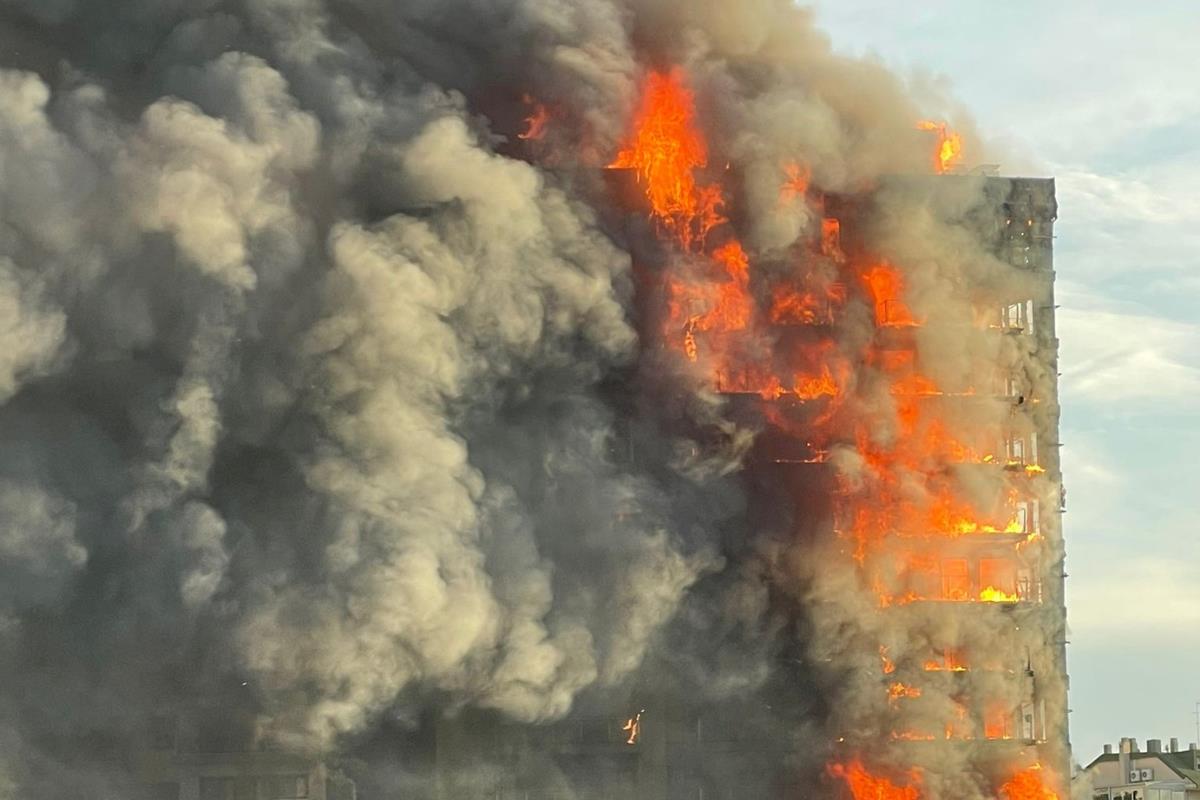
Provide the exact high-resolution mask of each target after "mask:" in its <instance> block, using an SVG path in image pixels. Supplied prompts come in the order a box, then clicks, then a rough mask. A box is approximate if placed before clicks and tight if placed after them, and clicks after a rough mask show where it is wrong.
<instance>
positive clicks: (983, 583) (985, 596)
mask: <svg viewBox="0 0 1200 800" xmlns="http://www.w3.org/2000/svg"><path fill="white" fill-rule="evenodd" d="M979 598H980V599H981V600H993V601H996V602H1012V601H1015V600H1017V599H1018V598H1017V567H1016V564H1014V563H1013V562H1012V561H1011V560H1010V559H1007V558H981V559H980V560H979Z"/></svg>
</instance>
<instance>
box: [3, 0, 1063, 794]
mask: <svg viewBox="0 0 1200 800" xmlns="http://www.w3.org/2000/svg"><path fill="white" fill-rule="evenodd" d="M811 16H812V15H811V12H809V11H806V10H804V9H801V8H798V7H797V5H796V4H795V3H794V2H792V0H748V1H747V2H730V1H729V0H564V1H563V2H542V1H541V0H495V1H494V2H484V3H480V2H475V0H438V1H437V2H431V1H429V0H425V1H424V2H421V1H419V0H417V1H414V2H403V3H394V2H388V1H387V0H230V1H229V2H194V3H186V2H166V3H163V2H150V0H140V1H139V2H130V3H123V4H121V3H118V4H100V3H90V2H86V0H54V2H45V1H44V0H9V2H7V3H4V4H3V10H2V11H0V42H2V43H3V44H5V47H3V48H0V50H2V51H3V54H2V55H0V60H2V61H3V67H4V68H3V69H2V70H0V166H2V167H3V175H4V180H3V181H0V323H2V324H0V344H2V345H3V347H0V351H2V353H3V356H2V357H0V433H2V434H3V437H4V441H5V447H4V448H3V449H2V452H0V512H2V513H3V515H4V516H5V518H7V519H11V520H13V523H12V524H11V525H9V526H7V527H4V528H3V529H2V530H0V579H2V580H0V683H2V684H3V686H4V689H3V691H2V692H0V721H2V723H0V796H8V795H9V794H13V795H20V796H25V797H32V798H35V799H40V798H42V797H46V798H59V797H67V796H98V797H105V796H106V795H108V796H112V795H115V796H126V794H127V789H128V786H129V783H130V782H131V781H132V782H138V781H141V782H143V783H146V782H149V783H151V784H153V786H152V791H153V792H155V793H157V795H156V796H162V797H168V796H174V795H179V796H182V795H183V794H184V793H186V792H188V791H192V790H193V789H195V790H196V791H208V792H209V793H211V794H212V795H213V796H216V797H227V796H229V795H230V793H231V792H232V793H233V795H238V796H240V795H239V793H241V794H247V795H250V794H253V793H258V794H259V795H261V794H262V793H264V792H265V793H267V794H271V795H272V796H279V795H280V794H281V793H291V794H295V795H300V794H303V793H308V794H310V795H315V794H316V793H317V788H314V787H319V786H320V785H321V784H322V783H323V782H322V780H321V776H322V775H323V774H326V772H325V770H328V774H337V775H342V774H343V773H344V774H345V775H346V776H347V781H348V782H347V784H346V785H347V786H348V785H351V784H350V783H349V781H350V780H351V779H352V785H353V786H354V787H355V791H356V792H357V793H358V796H360V797H363V798H364V800H375V798H379V797H390V796H395V795H398V794H399V795H403V796H405V797H421V798H435V797H436V798H441V799H442V800H478V798H493V799H494V800H534V799H535V798H538V799H539V800H548V799H549V798H556V799H557V798H569V799H570V800H600V799H601V798H613V797H622V798H634V797H636V798H640V799H641V800H667V799H668V798H669V800H685V798H686V799H688V800H693V799H696V798H699V799H701V800H724V798H735V797H736V798H742V797H755V798H780V800H792V799H794V798H812V797H829V796H838V795H842V796H850V797H853V798H855V800H863V798H871V800H880V798H904V800H916V799H918V798H919V799H920V800H1029V799H1030V798H1039V799H1040V800H1047V798H1051V797H1059V798H1062V797H1063V796H1064V790H1063V785H1064V779H1065V777H1066V764H1067V758H1068V746H1067V738H1066V702H1065V692H1066V685H1065V683H1066V679H1065V670H1064V657H1063V647H1064V614H1063V605H1062V603H1063V593H1062V577H1063V569H1062V559H1063V549H1062V536H1061V531H1060V526H1059V512H1060V510H1061V489H1060V475H1059V467H1058V450H1057V447H1058V441H1057V438H1058V437H1057V416H1058V409H1057V393H1056V363H1055V361H1056V340H1055V334H1054V313H1053V292H1052V277H1053V272H1052V270H1051V265H1050V255H1051V240H1052V234H1051V230H1052V223H1053V221H1054V218H1055V213H1056V211H1055V201H1054V193H1053V184H1052V183H1051V182H1050V181H1048V180H1037V179H1006V178H999V177H995V176H994V175H992V174H982V173H980V174H975V173H972V172H971V170H970V168H969V165H971V164H972V163H974V162H976V161H978V160H979V159H978V157H977V156H976V154H978V153H981V152H986V151H985V150H984V149H983V145H982V143H981V137H980V136H979V135H978V134H977V133H976V132H975V131H974V130H973V128H972V126H971V124H970V121H969V120H968V119H966V118H965V117H964V116H963V115H962V114H960V113H957V112H954V113H947V110H948V109H953V108H954V105H953V104H952V103H950V102H949V101H948V100H947V99H946V98H944V97H941V96H937V95H935V94H930V92H932V91H933V90H932V89H930V88H929V87H917V88H912V87H908V86H906V85H905V84H904V83H903V82H902V81H901V80H900V79H898V78H897V77H895V76H894V75H892V74H890V73H889V72H888V71H887V70H886V69H884V68H883V67H882V66H880V65H879V64H877V63H873V62H870V61H863V60H857V59H853V58H848V57H845V56H842V55H839V54H837V53H836V52H834V51H833V50H832V49H831V47H830V45H829V43H828V42H827V41H826V39H825V37H824V36H823V35H822V34H821V33H820V32H819V31H817V30H816V28H815V27H814V25H813V22H812V18H811ZM18 45H19V46H18ZM64 65H66V66H65V67H64ZM942 116H949V117H951V118H952V122H953V124H950V123H949V122H943V121H941V118H942ZM167 712H170V714H172V715H177V716H178V718H179V719H184V720H186V719H189V718H197V719H203V720H212V721H213V722H212V727H214V728H217V729H218V730H217V731H216V733H218V734H219V733H220V732H221V730H220V729H221V728H222V726H221V725H220V724H218V723H217V722H216V721H218V720H224V719H236V720H237V721H238V722H237V725H236V732H237V733H238V736H237V737H236V738H237V749H238V750H239V752H238V753H221V754H217V753H213V752H209V751H210V750H211V749H212V747H216V746H217V745H212V746H210V745H205V744H201V743H200V740H199V739H198V740H197V743H196V744H195V745H194V746H193V745H191V744H188V745H187V746H182V745H181V746H180V747H179V748H177V750H176V751H168V750H163V751H160V752H158V753H157V754H154V753H151V754H150V757H149V758H148V759H147V758H145V757H141V756H145V754H144V753H143V754H141V756H139V754H138V752H136V751H137V749H138V746H137V745H136V744H135V743H136V742H138V741H141V738H140V736H139V734H138V732H139V731H143V730H144V729H145V726H146V721H147V720H151V719H154V718H155V717H156V716H162V715H163V714H165V713H167ZM204 726H205V727H206V728H207V727H209V723H208V722H205V723H204ZM184 727H186V725H185V726H184ZM201 738H203V739H205V740H207V739H208V737H207V735H206V736H205V737H201ZM212 741H216V742H220V741H222V737H221V736H219V735H216V736H214V737H212ZM242 751H245V752H242ZM139 758H141V760H140V761H139ZM199 762H203V763H202V764H199V766H201V767H203V769H199V768H195V769H193V767H197V764H198V763H199ZM139 763H140V764H142V765H143V766H146V765H149V766H150V767H153V769H149V768H147V769H144V770H142V771H140V772H139V771H138V769H136V767H137V765H138V764H139ZM318 764H320V765H325V766H322V767H321V768H320V769H318V768H317V767H316V766H313V765H318ZM130 765H133V767H134V768H131V766H130ZM306 765H308V766H306ZM310 767H311V769H310ZM255 771H257V774H241V773H243V772H244V773H255ZM217 773H220V774H217ZM202 785H203V786H206V787H208V789H206V790H199V789H198V788H197V787H199V786H202ZM179 787H184V788H179ZM193 793H194V792H193Z"/></svg>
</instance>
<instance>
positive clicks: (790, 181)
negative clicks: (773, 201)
mask: <svg viewBox="0 0 1200 800" xmlns="http://www.w3.org/2000/svg"><path fill="white" fill-rule="evenodd" d="M783 173H784V175H785V176H787V177H786V179H785V180H784V182H783V186H782V187H780V189H779V199H780V200H781V201H782V202H784V203H789V204H790V203H793V202H795V201H796V200H797V199H798V198H801V197H804V195H805V193H806V192H808V182H809V181H810V180H811V179H812V170H810V169H809V168H808V166H807V165H805V164H797V163H795V162H792V163H789V164H784V165H783Z"/></svg>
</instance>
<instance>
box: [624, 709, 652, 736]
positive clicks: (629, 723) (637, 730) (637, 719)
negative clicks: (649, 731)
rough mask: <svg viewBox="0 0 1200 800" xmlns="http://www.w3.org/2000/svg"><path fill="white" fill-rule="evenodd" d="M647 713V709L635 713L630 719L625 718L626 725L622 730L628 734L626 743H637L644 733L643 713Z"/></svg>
mask: <svg viewBox="0 0 1200 800" xmlns="http://www.w3.org/2000/svg"><path fill="white" fill-rule="evenodd" d="M644 713H646V709H644V708H643V709H642V710H641V711H639V712H637V713H636V714H634V715H633V716H632V717H630V718H629V719H627V720H625V726H624V727H623V728H621V730H622V731H624V732H625V733H627V734H628V736H626V737H625V744H637V741H638V737H639V736H641V734H642V714H644Z"/></svg>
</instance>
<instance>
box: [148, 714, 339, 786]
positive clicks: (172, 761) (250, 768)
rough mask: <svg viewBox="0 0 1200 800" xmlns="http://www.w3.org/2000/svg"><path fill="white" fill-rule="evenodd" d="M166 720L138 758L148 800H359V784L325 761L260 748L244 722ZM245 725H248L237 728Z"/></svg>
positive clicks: (159, 720)
mask: <svg viewBox="0 0 1200 800" xmlns="http://www.w3.org/2000/svg"><path fill="white" fill-rule="evenodd" d="M197 722H198V721H197V720H196V719H192V718H187V717H184V718H180V717H177V716H174V715H164V716H162V717H159V718H157V719H155V720H154V721H153V722H152V724H151V729H150V731H148V733H149V736H148V737H147V741H146V743H145V744H146V746H145V748H144V749H143V750H141V751H140V752H139V753H138V754H137V755H136V756H135V758H134V763H133V765H132V767H133V770H132V772H133V777H134V780H135V781H136V783H137V784H138V785H139V791H138V792H137V794H139V795H140V796H141V797H142V798H145V800H354V798H355V787H354V783H353V782H352V781H350V780H349V779H348V778H346V777H344V776H343V775H342V774H341V773H340V772H337V771H331V770H329V769H328V768H327V767H326V765H325V764H324V763H322V762H321V761H320V760H318V759H315V758H311V757H308V756H303V755H299V754H294V753H284V752H278V751H271V750H263V749H261V748H260V747H256V746H255V745H254V743H253V740H252V737H251V736H250V735H249V732H248V727H247V725H245V724H244V723H245V721H244V720H240V721H239V720H227V719H219V718H218V719H215V720H214V719H208V720H200V721H199V723H200V724H197ZM239 722H242V723H243V724H238V723H239Z"/></svg>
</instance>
